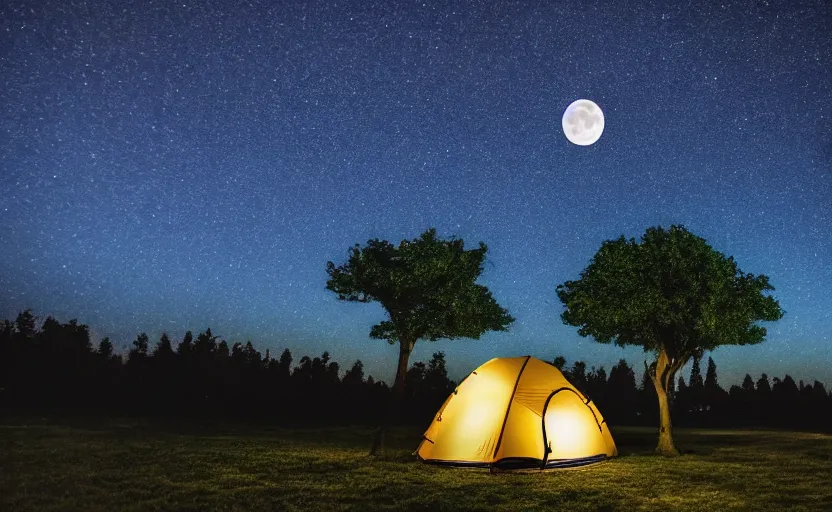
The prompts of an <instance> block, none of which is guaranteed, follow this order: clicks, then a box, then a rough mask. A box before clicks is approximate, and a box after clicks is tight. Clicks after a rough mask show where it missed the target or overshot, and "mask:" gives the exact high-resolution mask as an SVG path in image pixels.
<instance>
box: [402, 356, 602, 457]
mask: <svg viewBox="0 0 832 512" xmlns="http://www.w3.org/2000/svg"><path fill="white" fill-rule="evenodd" d="M416 454H417V455H418V457H419V459H420V460H422V461H424V462H428V463H432V464H440V465H448V466H464V467H487V468H496V469H530V468H538V469H548V468H558V467H573V466H581V465H585V464H592V463H595V462H600V461H602V460H605V459H607V458H608V457H613V456H615V455H617V454H618V451H617V450H616V448H615V443H614V442H613V440H612V435H610V431H609V428H608V427H607V424H606V422H605V421H604V419H603V417H602V416H601V413H600V412H599V411H598V409H597V408H596V407H595V404H593V403H592V401H590V400H589V399H588V398H586V397H584V395H583V394H581V392H580V391H578V390H577V389H576V388H575V387H574V386H573V385H572V384H570V383H569V381H567V380H566V378H565V377H564V376H563V374H562V373H561V372H560V370H558V369H557V368H555V367H554V366H552V365H550V364H548V363H545V362H543V361H541V360H539V359H535V358H533V357H531V356H525V357H510V358H497V359H492V360H490V361H488V362H487V363H485V364H483V365H482V366H480V367H479V368H477V369H476V370H474V371H473V372H472V373H471V374H470V375H469V376H468V377H466V378H465V379H464V380H463V381H462V382H461V383H460V384H459V386H458V387H457V388H456V390H455V391H454V392H453V393H452V394H451V396H449V397H448V399H447V400H445V403H444V404H443V405H442V407H441V408H440V409H439V412H438V413H436V416H435V417H434V419H433V422H431V424H430V426H429V427H428V429H427V431H425V433H424V435H423V439H422V442H421V443H420V444H419V448H418V449H417V450H416Z"/></svg>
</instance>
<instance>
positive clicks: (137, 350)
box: [127, 333, 150, 362]
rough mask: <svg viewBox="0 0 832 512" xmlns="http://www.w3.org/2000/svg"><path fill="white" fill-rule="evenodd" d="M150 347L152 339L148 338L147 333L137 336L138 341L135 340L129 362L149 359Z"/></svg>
mask: <svg viewBox="0 0 832 512" xmlns="http://www.w3.org/2000/svg"><path fill="white" fill-rule="evenodd" d="M149 345H150V339H149V338H148V337H147V334H146V333H141V334H139V335H138V336H136V339H135V340H133V348H132V349H130V353H129V354H128V355H127V357H128V362H131V361H139V360H143V359H145V358H146V357H147V350H148V346H149Z"/></svg>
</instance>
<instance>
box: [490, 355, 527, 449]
mask: <svg viewBox="0 0 832 512" xmlns="http://www.w3.org/2000/svg"><path fill="white" fill-rule="evenodd" d="M531 358H532V356H526V361H525V362H524V363H523V366H522V367H521V368H520V373H518V374H517V381H516V382H515V383H514V389H513V390H511V397H510V398H509V399H508V407H506V417H505V418H503V426H502V427H500V437H498V438H497V446H496V447H495V448H494V455H492V456H491V458H492V459H493V458H495V457H497V452H498V451H500V444H502V442H503V433H504V432H505V430H506V423H508V415H509V413H510V412H511V403H512V402H514V394H515V393H517V387H518V386H519V385H520V377H522V376H523V371H524V370H525V369H526V365H527V364H529V360H531Z"/></svg>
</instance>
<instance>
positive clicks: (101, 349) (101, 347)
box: [98, 338, 113, 360]
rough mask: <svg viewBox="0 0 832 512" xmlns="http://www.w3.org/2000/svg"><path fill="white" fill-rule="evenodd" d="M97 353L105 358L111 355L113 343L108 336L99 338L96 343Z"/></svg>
mask: <svg viewBox="0 0 832 512" xmlns="http://www.w3.org/2000/svg"><path fill="white" fill-rule="evenodd" d="M98 354H99V355H100V356H101V357H102V358H104V359H105V360H106V359H109V358H110V357H111V356H112V355H113V343H112V342H111V341H110V338H104V339H103V340H101V343H99V344H98Z"/></svg>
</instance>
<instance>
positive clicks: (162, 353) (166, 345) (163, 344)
mask: <svg viewBox="0 0 832 512" xmlns="http://www.w3.org/2000/svg"><path fill="white" fill-rule="evenodd" d="M153 357H154V358H158V359H164V360H165V361H169V360H172V359H173V357H174V353H173V346H172V345H171V343H170V338H169V337H168V333H166V332H163V333H162V336H160V337H159V341H158V343H156V347H154V348H153Z"/></svg>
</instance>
